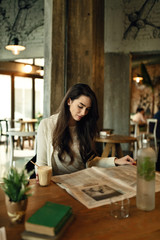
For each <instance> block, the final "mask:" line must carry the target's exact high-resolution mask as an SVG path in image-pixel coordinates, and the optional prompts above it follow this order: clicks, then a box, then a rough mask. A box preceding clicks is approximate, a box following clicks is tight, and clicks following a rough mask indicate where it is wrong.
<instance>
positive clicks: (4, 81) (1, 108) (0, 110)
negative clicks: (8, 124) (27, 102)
mask: <svg viewBox="0 0 160 240" xmlns="http://www.w3.org/2000/svg"><path fill="white" fill-rule="evenodd" d="M0 85H1V87H0V118H1V119H3V118H11V76H9V75H4V74H0Z"/></svg>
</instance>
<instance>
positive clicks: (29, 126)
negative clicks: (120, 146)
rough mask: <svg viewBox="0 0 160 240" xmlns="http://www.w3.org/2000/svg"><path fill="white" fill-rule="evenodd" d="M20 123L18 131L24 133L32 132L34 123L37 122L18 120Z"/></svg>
mask: <svg viewBox="0 0 160 240" xmlns="http://www.w3.org/2000/svg"><path fill="white" fill-rule="evenodd" d="M18 122H19V123H20V131H22V132H25V131H28V132H34V130H35V123H37V122H38V120H37V119H26V120H25V119H24V120H19V121H18Z"/></svg>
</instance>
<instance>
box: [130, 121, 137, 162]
mask: <svg viewBox="0 0 160 240" xmlns="http://www.w3.org/2000/svg"><path fill="white" fill-rule="evenodd" d="M130 136H133V137H135V138H137V141H136V142H134V143H133V145H134V146H133V158H134V159H137V151H138V146H139V145H138V140H139V126H138V123H136V122H134V121H132V120H130Z"/></svg>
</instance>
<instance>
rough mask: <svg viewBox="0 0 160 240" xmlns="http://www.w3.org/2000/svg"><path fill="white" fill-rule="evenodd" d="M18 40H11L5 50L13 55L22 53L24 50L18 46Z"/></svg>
mask: <svg viewBox="0 0 160 240" xmlns="http://www.w3.org/2000/svg"><path fill="white" fill-rule="evenodd" d="M18 43H19V40H18V38H13V39H12V41H11V44H9V45H7V46H6V47H5V48H6V49H7V50H9V51H12V53H13V54H14V55H18V54H19V53H20V51H24V50H25V49H26V48H25V47H24V46H21V45H19V44H18Z"/></svg>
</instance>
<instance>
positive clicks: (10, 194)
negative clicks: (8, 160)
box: [1, 167, 32, 223]
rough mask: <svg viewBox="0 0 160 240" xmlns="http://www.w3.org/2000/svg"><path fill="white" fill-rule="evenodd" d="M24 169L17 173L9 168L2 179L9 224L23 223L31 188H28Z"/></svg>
mask: <svg viewBox="0 0 160 240" xmlns="http://www.w3.org/2000/svg"><path fill="white" fill-rule="evenodd" d="M31 174H32V173H31V172H30V173H27V171H26V170H25V169H22V170H21V171H18V170H17V169H16V168H15V167H11V168H10V169H9V171H8V173H7V176H6V177H4V178H3V184H2V186H1V187H2V189H3V191H4V192H5V202H6V208H7V213H8V216H9V217H10V220H11V222H13V223H20V222H23V220H24V216H25V210H26V208H27V203H28V197H29V196H31V195H32V194H31V192H30V190H31V187H29V186H28V183H29V177H30V175H31Z"/></svg>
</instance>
